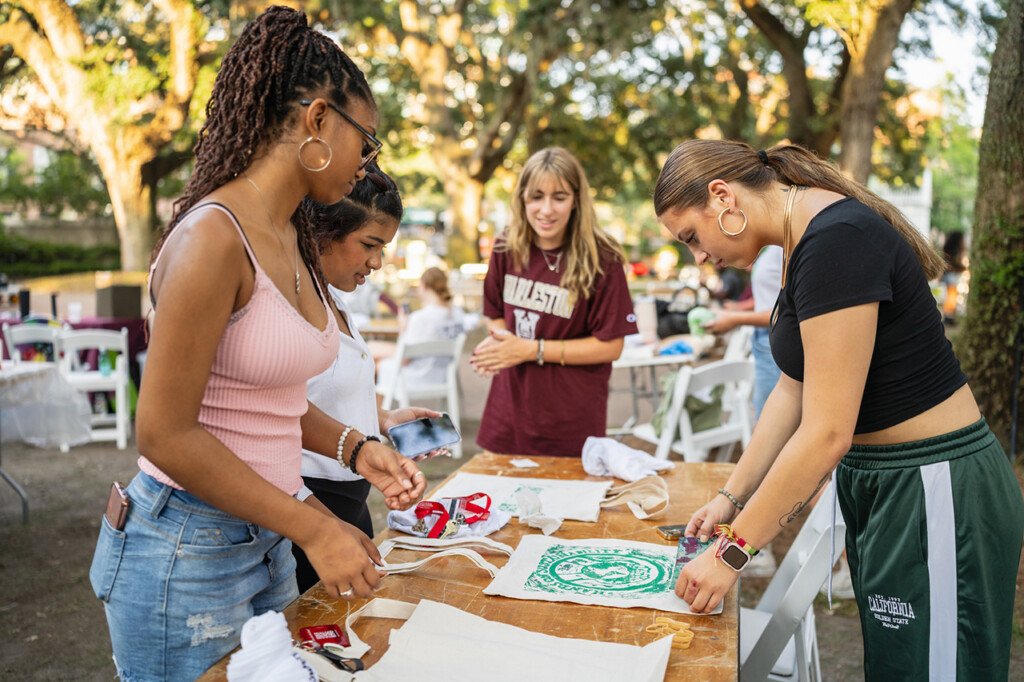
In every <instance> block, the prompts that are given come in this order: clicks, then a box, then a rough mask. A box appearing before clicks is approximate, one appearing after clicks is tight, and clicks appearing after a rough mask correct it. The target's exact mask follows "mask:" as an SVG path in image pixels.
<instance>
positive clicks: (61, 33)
mask: <svg viewBox="0 0 1024 682" xmlns="http://www.w3.org/2000/svg"><path fill="white" fill-rule="evenodd" d="M21 5H22V6H23V7H24V8H25V9H26V10H28V12H29V13H30V14H31V15H32V16H33V17H35V20H36V22H37V23H38V24H39V25H40V26H41V27H42V29H43V31H44V32H45V33H46V40H47V41H48V42H49V43H50V45H51V47H52V48H53V52H54V54H55V55H57V57H59V58H60V59H61V60H62V61H73V60H77V59H80V58H81V57H82V55H83V54H85V36H84V35H83V34H82V27H81V26H79V25H78V17H77V16H75V11H74V10H73V9H71V8H70V7H69V6H68V4H67V3H66V2H63V0H22V1H21Z"/></svg>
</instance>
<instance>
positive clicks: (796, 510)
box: [779, 471, 832, 528]
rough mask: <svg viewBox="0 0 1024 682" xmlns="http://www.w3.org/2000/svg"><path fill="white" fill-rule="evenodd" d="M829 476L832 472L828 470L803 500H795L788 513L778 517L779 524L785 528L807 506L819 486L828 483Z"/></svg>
mask: <svg viewBox="0 0 1024 682" xmlns="http://www.w3.org/2000/svg"><path fill="white" fill-rule="evenodd" d="M831 478H832V472H831V471H830V472H829V473H827V474H825V477H824V478H822V479H821V480H820V481H818V485H816V486H814V490H812V491H811V494H810V496H808V498H807V499H806V500H804V501H803V502H797V503H796V504H795V505H794V506H793V509H791V510H790V512H789V513H788V514H786V515H785V516H783V517H782V518H780V519H779V525H780V526H782V527H783V528H785V527H786V526H787V525H789V524H790V523H793V520H794V519H795V518H796V517H798V516H800V514H802V513H803V511H804V509H806V508H807V505H809V504H810V503H811V500H812V499H814V496H815V495H817V494H818V491H819V490H821V487H822V486H823V485H825V484H826V483H828V481H829V479H831Z"/></svg>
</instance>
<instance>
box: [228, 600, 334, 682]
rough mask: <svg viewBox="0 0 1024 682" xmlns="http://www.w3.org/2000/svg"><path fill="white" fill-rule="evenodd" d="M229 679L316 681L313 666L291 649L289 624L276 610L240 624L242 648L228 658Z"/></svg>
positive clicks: (245, 681) (236, 681) (234, 681)
mask: <svg viewBox="0 0 1024 682" xmlns="http://www.w3.org/2000/svg"><path fill="white" fill-rule="evenodd" d="M227 674H228V682H316V680H317V675H316V672H314V671H313V669H312V668H311V667H310V666H309V665H308V664H306V662H305V661H303V660H302V659H301V658H299V657H298V656H297V655H296V654H295V653H293V652H292V634H291V632H289V631H288V623H287V621H285V619H284V616H283V615H282V614H280V613H278V612H277V611H267V612H266V613H264V614H261V615H259V616H253V617H252V618H250V619H249V620H247V621H246V622H245V625H243V626H242V647H241V648H240V649H239V650H238V651H236V652H235V653H234V654H232V655H231V660H230V661H228V671H227Z"/></svg>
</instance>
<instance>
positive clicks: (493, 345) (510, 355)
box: [469, 330, 537, 373]
mask: <svg viewBox="0 0 1024 682" xmlns="http://www.w3.org/2000/svg"><path fill="white" fill-rule="evenodd" d="M489 338H490V342H489V343H486V344H485V343H481V344H480V345H478V346H477V347H476V349H475V350H474V351H473V357H472V358H470V360H469V362H470V364H472V365H473V367H474V368H475V369H476V370H477V371H481V372H485V373H494V372H498V371H500V370H503V369H507V368H509V367H515V366H516V365H520V364H522V363H524V362H528V361H530V360H531V359H532V358H535V357H536V356H537V342H536V341H531V340H529V339H521V338H519V337H518V336H516V335H515V334H512V333H510V332H504V333H498V332H495V331H493V330H492V331H491V332H490V337H489Z"/></svg>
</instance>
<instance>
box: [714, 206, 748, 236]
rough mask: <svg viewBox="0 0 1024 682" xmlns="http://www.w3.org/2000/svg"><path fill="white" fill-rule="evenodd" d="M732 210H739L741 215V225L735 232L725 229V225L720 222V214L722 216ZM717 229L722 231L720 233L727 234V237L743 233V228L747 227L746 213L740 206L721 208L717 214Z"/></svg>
mask: <svg viewBox="0 0 1024 682" xmlns="http://www.w3.org/2000/svg"><path fill="white" fill-rule="evenodd" d="M734 210H736V211H739V213H740V215H741V216H743V227H741V228H740V229H738V230H736V231H735V232H730V231H729V230H727V229H725V225H723V224H722V216H724V215H725V214H726V213H732V212H733V211H734ZM718 229H719V230H721V231H722V234H724V235H727V236H729V237H738V236H740V235H741V234H743V230H745V229H747V214H746V213H744V212H743V209H742V208H737V209H731V208H726V209H723V210H722V212H721V213H719V214H718Z"/></svg>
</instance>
